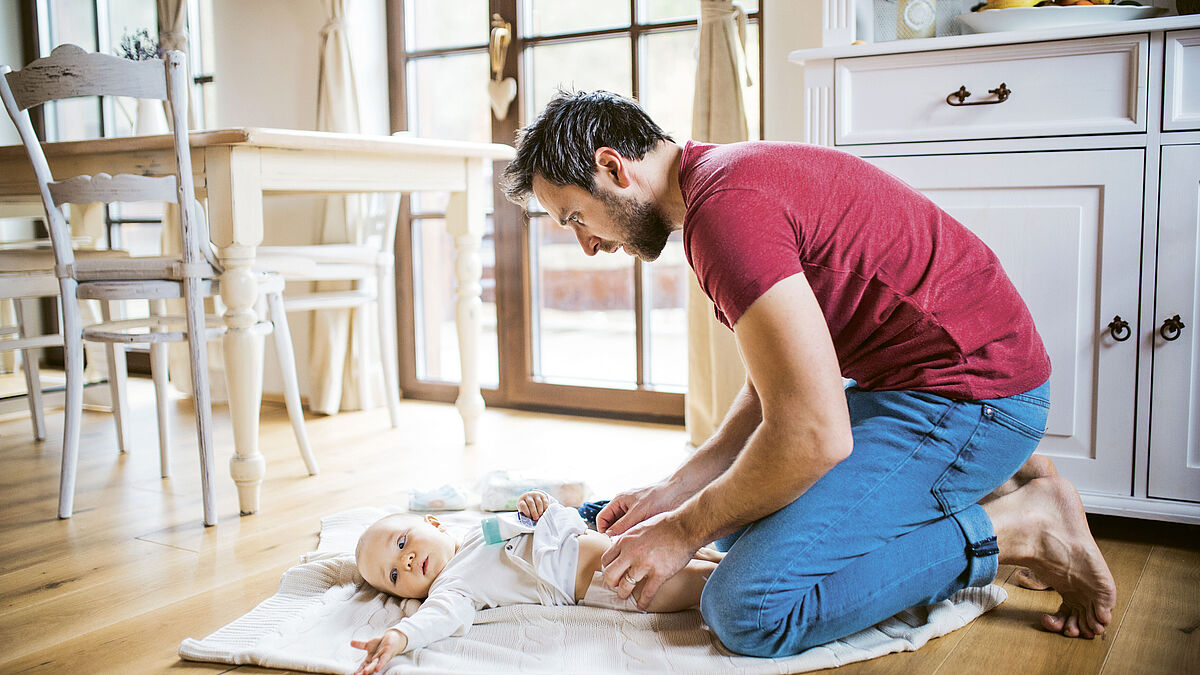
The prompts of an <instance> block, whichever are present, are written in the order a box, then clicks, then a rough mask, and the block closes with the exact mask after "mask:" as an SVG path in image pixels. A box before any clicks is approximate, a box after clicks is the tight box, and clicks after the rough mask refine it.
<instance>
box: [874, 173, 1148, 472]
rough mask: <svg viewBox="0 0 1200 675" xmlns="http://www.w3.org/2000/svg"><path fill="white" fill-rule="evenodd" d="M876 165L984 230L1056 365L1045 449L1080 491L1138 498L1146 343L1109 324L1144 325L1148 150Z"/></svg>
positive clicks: (972, 226) (981, 234)
mask: <svg viewBox="0 0 1200 675" xmlns="http://www.w3.org/2000/svg"><path fill="white" fill-rule="evenodd" d="M871 161H872V163H874V164H876V165H878V166H880V167H882V168H884V169H885V170H887V171H889V172H891V173H893V174H895V175H897V176H899V177H900V178H902V179H904V180H906V181H907V182H909V183H910V184H912V185H913V186H914V187H915V188H917V189H918V190H920V191H921V192H923V193H925V194H926V195H927V196H929V197H930V198H931V199H933V201H935V202H936V203H937V204H938V205H939V206H941V207H942V208H944V209H945V210H946V211H947V212H949V213H950V214H951V215H952V216H954V217H955V218H956V219H958V220H959V221H960V222H962V223H963V224H964V225H966V226H967V227H968V228H969V229H971V230H972V231H973V232H975V233H976V234H977V235H979V237H980V238H981V239H983V241H984V242H985V243H987V244H988V246H990V247H991V248H992V250H994V251H995V252H996V254H997V256H999V258H1000V260H1001V262H1002V263H1003V264H1004V267H1005V271H1006V272H1007V273H1008V275H1009V277H1010V278H1012V280H1013V283H1014V284H1015V285H1016V287H1017V290H1018V291H1020V292H1021V295H1022V297H1023V298H1024V299H1025V301H1026V304H1027V305H1028V306H1029V309H1030V312H1031V313H1032V314H1033V318H1034V322H1035V323H1036V325H1037V327H1038V332H1039V333H1040V334H1041V336H1042V339H1043V341H1044V343H1045V344H1046V349H1047V351H1048V352H1049V354H1050V360H1051V364H1052V367H1053V374H1052V375H1051V379H1050V397H1051V405H1050V418H1049V421H1048V423H1047V431H1046V437H1045V439H1043V441H1042V443H1041V445H1040V447H1039V452H1041V453H1042V454H1045V455H1048V456H1050V457H1052V458H1053V459H1054V462H1055V463H1056V464H1057V465H1058V468H1059V471H1060V472H1061V473H1062V474H1063V475H1065V476H1067V477H1068V478H1069V479H1071V481H1072V482H1074V483H1075V484H1076V486H1077V487H1078V488H1079V489H1081V490H1088V491H1090V492H1096V493H1105V494H1114V495H1129V494H1130V486H1131V480H1132V471H1133V462H1132V459H1131V458H1132V449H1133V440H1134V439H1133V426H1134V425H1133V414H1134V404H1135V392H1136V366H1137V341H1136V340H1130V341H1128V342H1121V343H1118V342H1114V341H1113V340H1112V339H1111V337H1109V334H1108V332H1107V330H1106V328H1105V326H1106V325H1107V324H1108V322H1109V321H1111V320H1112V318H1113V317H1114V316H1116V315H1118V314H1119V315H1121V316H1122V317H1124V318H1126V319H1127V320H1128V321H1129V322H1130V323H1131V324H1132V325H1133V326H1134V328H1135V329H1136V325H1137V314H1138V267H1139V250H1140V241H1141V231H1140V223H1141V196H1142V181H1141V170H1142V166H1143V163H1144V160H1143V152H1142V151H1140V150H1113V151H1092V152H1063V153H1028V154H1017V155H970V156H961V157H955V158H954V161H953V162H951V161H947V158H945V157H937V156H929V157H888V158H874V159H872V160H871ZM1049 289H1053V290H1052V291H1051V290H1049Z"/></svg>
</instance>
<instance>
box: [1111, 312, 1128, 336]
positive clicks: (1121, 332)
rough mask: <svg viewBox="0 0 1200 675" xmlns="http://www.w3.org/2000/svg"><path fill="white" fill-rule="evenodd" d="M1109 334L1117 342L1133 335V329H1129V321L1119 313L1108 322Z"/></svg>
mask: <svg viewBox="0 0 1200 675" xmlns="http://www.w3.org/2000/svg"><path fill="white" fill-rule="evenodd" d="M1108 334H1109V335H1111V336H1112V339H1113V340H1116V341H1117V342H1124V341H1126V340H1128V339H1129V337H1130V336H1131V335H1133V331H1132V330H1130V329H1129V322H1128V321H1126V320H1125V319H1122V318H1121V315H1120V314H1118V315H1116V316H1114V317H1113V320H1112V321H1109V322H1108Z"/></svg>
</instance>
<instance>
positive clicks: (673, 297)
mask: <svg viewBox="0 0 1200 675" xmlns="http://www.w3.org/2000/svg"><path fill="white" fill-rule="evenodd" d="M644 267H645V269H646V270H647V275H646V276H647V281H648V282H649V283H647V284H645V285H644V286H643V293H648V294H649V295H650V297H649V298H648V299H647V303H646V304H647V305H649V307H650V319H649V325H650V345H649V354H647V356H648V360H649V364H650V366H649V368H648V372H647V374H646V377H647V379H648V380H649V382H648V383H649V384H650V385H653V386H654V387H655V388H657V389H668V390H677V391H683V390H685V389H687V376H688V362H687V355H688V345H687V284H688V277H689V276H690V275H691V274H692V271H691V269H690V268H689V267H688V264H687V259H686V258H685V257H684V255H683V237H682V231H681V230H676V231H675V232H674V233H672V234H671V238H670V239H669V240H667V247H666V248H665V249H663V252H662V255H661V256H659V258H658V260H655V261H654V262H652V263H648V264H646V265H645V266H644Z"/></svg>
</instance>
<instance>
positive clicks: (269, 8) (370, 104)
mask: <svg viewBox="0 0 1200 675" xmlns="http://www.w3.org/2000/svg"><path fill="white" fill-rule="evenodd" d="M346 13H347V16H346V24H347V30H348V31H350V34H351V35H352V39H351V42H350V44H351V47H350V48H351V52H352V56H353V58H354V63H355V68H356V70H355V79H356V81H357V83H358V89H359V93H360V97H361V99H362V100H361V101H360V104H361V108H360V113H361V116H362V118H363V131H364V132H366V133H379V134H386V133H388V131H389V129H388V84H387V36H386V32H385V28H384V27H385V25H386V21H385V20H384V0H347V2H346ZM324 25H325V9H324V7H323V4H322V3H321V2H320V0H254V2H245V1H244V0H214V1H213V39H214V44H212V45H209V49H212V50H213V52H212V53H213V54H214V56H215V61H214V69H213V70H214V73H213V74H214V84H215V86H216V97H217V119H216V120H215V121H212V122H210V123H209V126H212V127H238V126H260V127H278V128H285V129H315V128H316V123H317V72H318V56H319V54H318V51H319V49H320V44H321V43H320V32H321V28H322V27H323V26H324ZM318 206H319V201H318V200H317V199H315V198H311V197H271V198H268V199H267V200H266V202H265V203H264V205H263V211H264V213H263V218H264V221H265V226H266V239H265V241H266V243H271V244H305V243H313V242H315V241H316V235H317V232H318V228H319V225H320V223H319V222H318V220H317V218H316V215H315V214H317V213H319V212H320V210H321V209H320V208H318ZM308 318H309V315H308V314H307V313H301V314H292V315H290V316H289V317H288V321H289V322H290V323H291V329H292V340H293V342H294V345H295V349H296V354H297V355H299V356H300V358H299V359H298V360H297V364H296V365H297V369H298V371H299V375H300V384H301V391H302V392H304V391H306V390H307V387H306V383H307V371H308V368H307V365H308V364H306V363H305V362H304V358H303V355H304V354H307V353H308V351H309V349H308V344H309V321H308ZM270 342H271V341H270V340H267V343H268V349H270ZM264 364H265V368H266V382H265V384H264V390H265V391H266V392H267V393H268V394H271V393H276V394H277V393H279V392H282V384H281V381H280V380H279V377H278V374H277V368H276V367H275V357H274V355H273V354H272V353H271V352H269V351H268V353H267V355H266V358H265V360H264Z"/></svg>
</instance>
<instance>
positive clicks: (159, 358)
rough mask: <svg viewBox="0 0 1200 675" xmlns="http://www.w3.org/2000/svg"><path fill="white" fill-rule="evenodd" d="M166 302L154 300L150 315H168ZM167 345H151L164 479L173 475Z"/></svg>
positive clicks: (160, 466) (151, 366) (159, 446)
mask: <svg viewBox="0 0 1200 675" xmlns="http://www.w3.org/2000/svg"><path fill="white" fill-rule="evenodd" d="M165 304H166V303H165V302H164V301H162V300H152V301H151V302H150V314H151V315H152V316H163V315H164V314H166V308H165ZM167 357H168V352H167V344H166V343H165V342H151V343H150V374H151V376H152V377H153V378H154V398H155V403H156V405H155V408H156V410H157V411H158V463H159V468H160V469H161V473H162V477H163V478H168V477H170V475H171V415H170V405H171V399H170V397H169V396H168V387H170V386H171V385H170V380H169V379H168V363H167V360H168V359H167Z"/></svg>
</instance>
